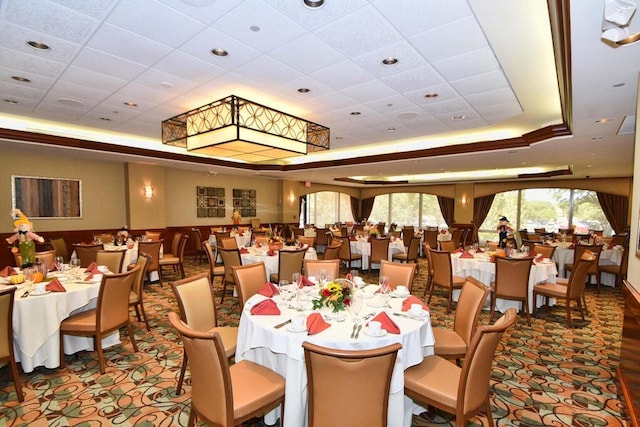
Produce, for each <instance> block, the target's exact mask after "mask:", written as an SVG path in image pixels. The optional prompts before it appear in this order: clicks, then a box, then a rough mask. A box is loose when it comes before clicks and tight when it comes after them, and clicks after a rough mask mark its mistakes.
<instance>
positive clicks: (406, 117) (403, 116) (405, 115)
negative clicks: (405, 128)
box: [398, 111, 418, 120]
mask: <svg viewBox="0 0 640 427" xmlns="http://www.w3.org/2000/svg"><path fill="white" fill-rule="evenodd" d="M416 117H418V113H416V112H415V111H405V112H404V113H400V114H398V118H399V119H402V120H413V119H415V118H416Z"/></svg>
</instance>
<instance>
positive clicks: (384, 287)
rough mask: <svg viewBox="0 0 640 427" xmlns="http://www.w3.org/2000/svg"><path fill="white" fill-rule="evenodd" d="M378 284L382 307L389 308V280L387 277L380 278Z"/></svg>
mask: <svg viewBox="0 0 640 427" xmlns="http://www.w3.org/2000/svg"><path fill="white" fill-rule="evenodd" d="M378 282H379V283H380V301H381V302H382V304H383V306H385V307H388V308H391V304H389V297H390V294H389V293H390V292H391V288H390V287H389V278H388V277H387V276H380V278H379V280H378Z"/></svg>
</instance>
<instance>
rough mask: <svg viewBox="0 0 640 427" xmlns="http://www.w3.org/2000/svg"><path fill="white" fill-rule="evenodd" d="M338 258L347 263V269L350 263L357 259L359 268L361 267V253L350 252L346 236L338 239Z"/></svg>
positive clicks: (349, 244) (349, 243)
mask: <svg viewBox="0 0 640 427" xmlns="http://www.w3.org/2000/svg"><path fill="white" fill-rule="evenodd" d="M339 258H340V260H341V261H344V262H346V263H347V269H349V270H350V269H351V264H352V263H353V262H357V261H359V262H360V268H362V255H361V254H354V253H352V252H351V242H350V241H349V238H348V237H345V238H341V239H340V252H339Z"/></svg>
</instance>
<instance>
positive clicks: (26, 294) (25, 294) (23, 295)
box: [20, 291, 29, 298]
mask: <svg viewBox="0 0 640 427" xmlns="http://www.w3.org/2000/svg"><path fill="white" fill-rule="evenodd" d="M28 296H29V291H25V293H24V294H22V296H21V297H20V298H26V297H28Z"/></svg>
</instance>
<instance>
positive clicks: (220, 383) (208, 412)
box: [169, 312, 284, 427]
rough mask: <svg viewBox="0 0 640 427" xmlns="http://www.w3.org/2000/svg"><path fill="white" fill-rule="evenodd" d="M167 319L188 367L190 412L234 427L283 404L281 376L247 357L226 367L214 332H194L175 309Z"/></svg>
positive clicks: (192, 418)
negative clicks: (178, 339)
mask: <svg viewBox="0 0 640 427" xmlns="http://www.w3.org/2000/svg"><path fill="white" fill-rule="evenodd" d="M169 322H170V323H171V325H172V326H173V327H174V328H176V330H177V331H178V333H179V334H180V337H181V338H182V342H183V345H184V350H185V354H186V355H187V356H188V357H189V366H190V367H191V412H190V414H189V421H188V422H187V426H188V427H192V426H193V425H194V424H195V421H196V418H198V419H200V420H201V421H204V422H205V423H206V424H208V425H215V426H221V427H233V426H238V425H242V423H243V422H245V421H247V420H250V419H252V418H255V417H256V416H259V415H262V414H264V413H265V412H267V411H269V410H271V409H273V408H275V407H277V406H279V405H280V406H282V405H283V404H284V378H282V377H281V376H280V375H278V374H276V373H275V372H273V371H272V370H270V369H268V368H265V367H264V366H261V365H258V364H257V363H253V362H250V361H248V360H242V361H240V362H237V363H234V364H233V365H232V366H229V361H228V359H227V357H226V352H225V348H224V344H223V342H222V338H221V337H220V334H219V333H218V332H217V331H213V332H209V331H206V332H201V331H196V330H194V329H192V328H190V327H189V326H188V325H186V324H185V323H184V322H183V321H181V320H180V318H179V317H178V315H177V314H176V313H174V312H170V313H169Z"/></svg>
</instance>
